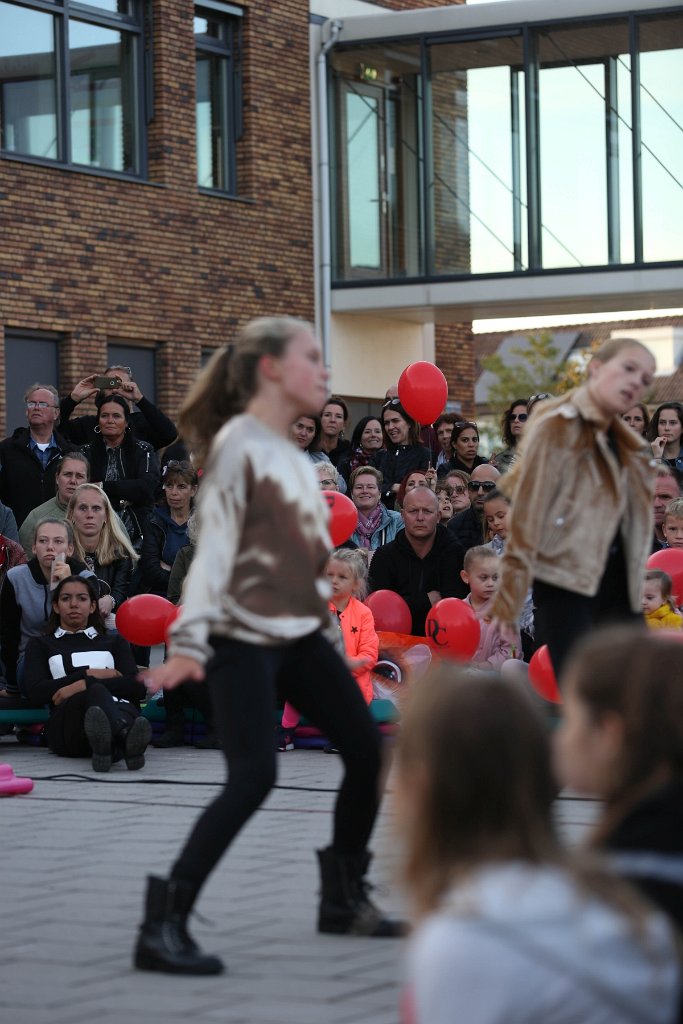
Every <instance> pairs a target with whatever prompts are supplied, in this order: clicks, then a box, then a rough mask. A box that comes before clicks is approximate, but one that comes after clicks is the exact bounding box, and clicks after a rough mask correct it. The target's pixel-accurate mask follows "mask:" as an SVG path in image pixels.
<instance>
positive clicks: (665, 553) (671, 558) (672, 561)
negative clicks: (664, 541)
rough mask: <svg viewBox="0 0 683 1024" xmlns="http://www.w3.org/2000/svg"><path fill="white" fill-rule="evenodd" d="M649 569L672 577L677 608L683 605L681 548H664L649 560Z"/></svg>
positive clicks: (682, 552) (682, 559) (682, 554)
mask: <svg viewBox="0 0 683 1024" xmlns="http://www.w3.org/2000/svg"><path fill="white" fill-rule="evenodd" d="M647 567H648V569H661V570H662V572H666V573H668V574H669V576H670V577H671V583H672V595H671V596H672V597H673V599H674V601H675V602H676V607H680V605H682V604H683V551H681V549H680V548H662V550H661V551H655V553H654V555H650V557H649V558H648V560H647Z"/></svg>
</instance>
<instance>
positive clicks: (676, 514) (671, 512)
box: [664, 498, 683, 525]
mask: <svg viewBox="0 0 683 1024" xmlns="http://www.w3.org/2000/svg"><path fill="white" fill-rule="evenodd" d="M668 516H671V518H672V519H683V498H673V499H672V500H671V501H670V502H669V504H668V505H667V506H666V509H665V510H664V525H666V520H667V518H668Z"/></svg>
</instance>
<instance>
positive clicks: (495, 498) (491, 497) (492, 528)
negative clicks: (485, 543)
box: [484, 491, 510, 555]
mask: <svg viewBox="0 0 683 1024" xmlns="http://www.w3.org/2000/svg"><path fill="white" fill-rule="evenodd" d="M509 518H510V500H509V498H506V497H505V495H504V494H501V493H500V491H491V493H490V494H487V495H486V497H485V498H484V520H485V522H486V529H487V531H488V535H489V545H490V547H492V548H493V550H494V551H495V552H496V554H498V555H502V553H503V551H504V550H505V541H506V540H507V536H508V521H509Z"/></svg>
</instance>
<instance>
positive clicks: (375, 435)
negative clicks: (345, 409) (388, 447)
mask: <svg viewBox="0 0 683 1024" xmlns="http://www.w3.org/2000/svg"><path fill="white" fill-rule="evenodd" d="M383 447H384V436H383V434H382V424H381V423H380V421H379V420H378V419H377V417H376V416H362V417H361V419H359V421H358V423H357V424H356V426H355V429H354V431H353V434H352V435H351V451H349V452H347V454H346V455H342V457H341V458H340V460H339V464H338V466H337V469H338V470H339V472H340V473H341V475H342V476H343V477H344V479H345V480H346V482H347V484H348V482H349V477H350V476H351V474H352V473H353V471H354V469H358V467H359V466H373V465H374V459H375V456H376V455H377V453H378V452H380V451H381V450H382V448H383Z"/></svg>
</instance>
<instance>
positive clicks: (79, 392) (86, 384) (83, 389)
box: [69, 373, 97, 405]
mask: <svg viewBox="0 0 683 1024" xmlns="http://www.w3.org/2000/svg"><path fill="white" fill-rule="evenodd" d="M96 376H97V374H96V373H91V374H90V376H89V377H84V378H83V380H80V381H79V382H78V384H77V385H76V387H75V388H74V389H73V391H72V392H71V394H70V395H69V397H70V398H71V400H72V402H75V403H76V405H78V403H79V402H84V401H85V399H86V398H91V397H92V396H93V395H96V394H97V388H96V387H93V381H94V380H95V377H96Z"/></svg>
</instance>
